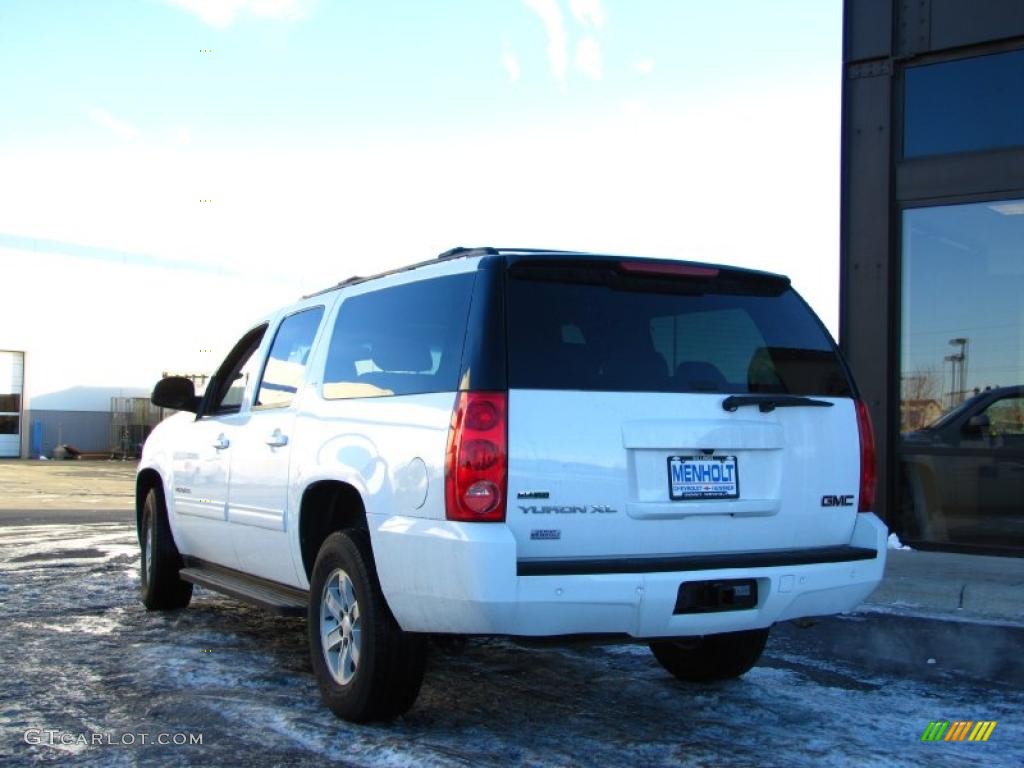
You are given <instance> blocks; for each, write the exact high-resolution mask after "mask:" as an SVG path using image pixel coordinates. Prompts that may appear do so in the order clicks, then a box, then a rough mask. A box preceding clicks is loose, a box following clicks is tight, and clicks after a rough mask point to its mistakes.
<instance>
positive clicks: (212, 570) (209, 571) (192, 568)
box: [178, 557, 309, 616]
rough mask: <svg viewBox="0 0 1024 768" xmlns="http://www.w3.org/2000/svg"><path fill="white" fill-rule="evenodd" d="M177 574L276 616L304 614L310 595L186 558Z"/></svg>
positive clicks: (273, 582) (274, 582) (186, 579)
mask: <svg viewBox="0 0 1024 768" xmlns="http://www.w3.org/2000/svg"><path fill="white" fill-rule="evenodd" d="M178 575H179V576H181V578H182V579H184V580H185V581H191V582H192V583H193V584H198V585H199V586H200V587H206V588H207V589H212V590H213V591H214V592H220V593H221V594H224V595H228V596H230V597H234V598H236V599H238V600H242V601H243V602H246V603H251V604H252V605H258V606H259V607H261V608H266V609H267V610H268V611H271V612H272V613H276V614H277V615H278V616H305V615H306V606H307V605H308V602H309V598H308V594H309V593H307V592H305V591H303V590H301V589H297V588H295V587H289V586H287V585H286V584H278V583H277V582H276V581H268V580H267V579H261V578H258V577H256V576H250V575H249V574H247V573H241V572H240V571H235V570H232V569H231V568H224V567H223V566H220V565H214V564H212V563H207V562H204V561H202V560H197V559H195V558H191V557H190V558H186V560H185V567H184V568H182V569H181V570H180V571H179V572H178Z"/></svg>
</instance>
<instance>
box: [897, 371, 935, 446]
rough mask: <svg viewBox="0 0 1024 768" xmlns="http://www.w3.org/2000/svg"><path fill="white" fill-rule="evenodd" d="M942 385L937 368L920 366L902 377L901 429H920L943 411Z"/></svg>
mask: <svg viewBox="0 0 1024 768" xmlns="http://www.w3.org/2000/svg"><path fill="white" fill-rule="evenodd" d="M941 393H942V385H941V383H940V379H939V372H938V371H937V370H936V369H935V368H918V369H917V370H915V371H911V372H910V373H905V374H904V375H903V376H902V377H901V378H900V431H901V432H909V431H911V430H915V429H920V428H921V427H923V426H925V425H926V424H930V423H931V422H932V421H934V420H935V419H936V418H937V417H938V415H939V414H940V413H941V411H942V406H941V405H940V403H939V398H940V396H941Z"/></svg>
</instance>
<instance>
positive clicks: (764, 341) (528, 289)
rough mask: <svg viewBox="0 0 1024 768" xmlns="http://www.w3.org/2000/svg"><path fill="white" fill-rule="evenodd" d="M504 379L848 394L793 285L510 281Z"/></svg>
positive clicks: (553, 385)
mask: <svg viewBox="0 0 1024 768" xmlns="http://www.w3.org/2000/svg"><path fill="white" fill-rule="evenodd" d="M508 291H509V309H508V312H509V321H508V328H509V330H508V335H509V366H510V370H509V386H511V387H513V388H522V389H578V390H603V391H614V392H628V391H636V392H723V393H746V392H766V393H788V394H798V395H831V396H836V397H846V396H850V394H851V391H850V384H849V381H848V379H847V377H846V373H845V370H844V369H843V366H842V364H841V362H840V361H839V357H838V355H837V353H836V351H835V348H834V346H833V344H832V342H831V340H830V339H829V338H828V336H827V334H826V333H825V332H824V330H823V329H822V328H821V326H820V324H819V323H818V321H817V320H816V318H815V317H814V315H813V314H812V313H811V311H810V309H808V308H807V306H806V305H805V304H804V303H803V302H802V301H801V300H800V298H799V297H798V296H797V295H796V293H795V292H794V291H792V290H791V289H786V290H784V291H782V292H781V293H773V292H764V294H763V295H762V294H759V293H757V292H756V291H755V292H751V293H749V294H744V293H725V292H723V293H717V292H715V291H714V290H713V289H710V290H705V291H703V292H700V291H689V292H687V291H683V292H673V293H667V292H653V291H650V290H637V289H633V288H630V289H628V290H619V289H616V288H615V287H613V286H611V285H600V284H590V283H587V284H583V283H574V282H554V281H545V280H535V279H525V278H515V279H511V280H510V281H509V289H508Z"/></svg>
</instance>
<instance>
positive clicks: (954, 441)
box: [899, 386, 1024, 552]
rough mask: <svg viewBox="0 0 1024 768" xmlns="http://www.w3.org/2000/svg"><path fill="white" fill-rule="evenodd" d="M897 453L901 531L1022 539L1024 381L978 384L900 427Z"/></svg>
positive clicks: (959, 541)
mask: <svg viewBox="0 0 1024 768" xmlns="http://www.w3.org/2000/svg"><path fill="white" fill-rule="evenodd" d="M900 459H901V461H900V481H901V483H900V506H899V511H900V515H901V518H902V519H901V524H902V528H903V531H902V532H903V535H904V537H905V538H906V539H908V540H910V541H916V542H918V543H933V544H952V545H961V546H969V547H981V548H984V549H991V550H993V551H995V552H998V551H999V550H1003V549H1005V550H1010V549H1014V548H1018V551H1019V548H1020V547H1021V546H1024V386H1013V387H999V388H996V389H990V390H986V391H984V392H980V393H978V394H976V395H974V396H973V397H971V398H969V399H967V400H965V401H964V402H963V403H960V404H959V405H957V406H956V407H955V408H953V409H952V410H950V411H949V412H948V413H946V414H945V415H943V416H942V417H941V418H939V419H937V420H936V421H935V422H933V423H932V424H930V425H929V426H926V427H924V428H922V429H919V430H916V431H914V432H909V433H907V434H905V435H903V436H902V444H901V450H900Z"/></svg>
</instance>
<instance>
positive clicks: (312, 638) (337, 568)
mask: <svg viewBox="0 0 1024 768" xmlns="http://www.w3.org/2000/svg"><path fill="white" fill-rule="evenodd" d="M307 623H308V632H309V649H310V656H311V660H312V663H313V671H314V673H315V674H316V679H317V683H318V684H319V686H320V694H321V696H322V697H323V700H324V703H325V704H327V706H328V707H329V708H330V710H331V711H332V712H334V714H335V715H337V716H338V717H340V718H343V719H345V720H350V721H352V722H357V723H362V722H368V721H371V720H389V719H391V718H394V717H397V716H399V715H401V714H404V713H405V712H407V711H408V710H409V709H410V708H411V707H412V705H413V703H414V702H415V701H416V697H417V695H419V691H420V684H421V683H422V682H423V673H424V669H425V667H426V658H427V652H426V651H427V645H426V638H425V636H423V635H414V634H410V633H408V632H403V631H402V629H401V627H399V626H398V622H396V621H395V617H394V616H392V615H391V611H390V609H389V608H388V606H387V603H386V602H385V600H384V595H383V594H382V593H381V590H380V584H379V582H378V581H377V570H376V567H375V565H374V561H373V553H372V551H371V549H370V538H369V535H368V534H367V533H366V531H359V530H350V531H344V532H341V533H334V534H331V535H330V536H328V537H327V539H326V540H325V541H324V543H323V546H322V547H321V548H320V554H319V555H317V558H316V564H315V565H314V566H313V574H312V577H311V578H310V585H309V612H308V622H307Z"/></svg>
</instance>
